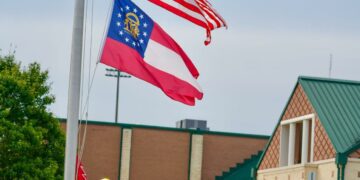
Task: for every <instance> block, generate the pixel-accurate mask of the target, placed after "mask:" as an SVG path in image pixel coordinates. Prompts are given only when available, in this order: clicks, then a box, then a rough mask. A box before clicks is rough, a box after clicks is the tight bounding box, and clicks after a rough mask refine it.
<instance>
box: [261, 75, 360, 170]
mask: <svg viewBox="0 0 360 180" xmlns="http://www.w3.org/2000/svg"><path fill="white" fill-rule="evenodd" d="M299 84H300V85H301V86H302V88H303V89H304V91H305V94H306V95H307V97H308V99H309V101H310V103H311V104H312V106H313V108H314V109H315V111H316V112H317V114H318V116H319V119H320V121H321V123H322V125H323V126H324V129H325V131H326V133H327V134H328V136H329V138H330V141H331V143H332V144H333V146H334V148H335V150H336V152H337V153H339V154H341V156H342V155H345V156H347V155H349V154H350V153H352V152H354V151H355V150H357V149H359V148H360V82H359V81H349V80H339V79H328V78H317V77H307V76H300V77H299V78H298V82H297V83H296V85H295V87H294V89H293V91H292V93H291V95H290V97H289V99H288V101H287V103H286V106H285V107H284V110H283V112H282V113H281V116H280V119H279V121H278V123H277V125H276V127H275V129H274V131H273V133H272V135H271V137H270V140H269V142H268V143H267V145H266V147H265V150H264V152H263V154H262V155H261V157H260V160H259V162H258V164H257V168H258V167H259V166H260V164H261V161H262V159H263V158H264V155H265V153H266V151H267V149H268V148H269V146H270V144H271V141H272V139H273V137H274V134H275V132H276V128H277V127H278V126H279V125H280V121H281V118H282V117H283V115H284V113H285V111H286V108H287V106H288V105H289V103H290V100H291V98H292V96H293V95H294V93H295V90H296V87H297V86H298V85H299Z"/></svg>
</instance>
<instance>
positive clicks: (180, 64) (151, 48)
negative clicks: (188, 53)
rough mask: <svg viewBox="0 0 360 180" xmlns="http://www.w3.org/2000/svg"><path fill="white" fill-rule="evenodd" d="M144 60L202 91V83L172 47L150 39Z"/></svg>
mask: <svg viewBox="0 0 360 180" xmlns="http://www.w3.org/2000/svg"><path fill="white" fill-rule="evenodd" d="M144 60H145V62H146V63H147V64H149V65H151V66H153V67H155V68H156V69H159V70H161V71H163V72H166V73H168V74H171V75H173V76H175V77H176V78H178V79H180V80H183V81H185V82H187V83H189V84H190V85H192V86H193V87H195V88H196V89H197V90H198V91H200V92H202V89H201V87H200V85H199V84H198V82H197V81H196V79H195V78H194V77H193V76H192V75H191V73H190V71H189V69H188V68H187V66H186V65H185V63H184V61H183V59H182V58H181V56H180V55H179V54H177V53H175V52H174V51H172V50H171V49H169V48H167V47H165V46H163V45H161V44H159V43H158V42H155V41H153V40H151V39H150V40H149V43H148V46H147V49H146V51H145V56H144Z"/></svg>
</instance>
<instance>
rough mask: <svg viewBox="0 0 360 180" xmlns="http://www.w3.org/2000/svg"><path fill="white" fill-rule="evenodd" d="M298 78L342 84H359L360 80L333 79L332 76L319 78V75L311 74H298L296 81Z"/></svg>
mask: <svg viewBox="0 0 360 180" xmlns="http://www.w3.org/2000/svg"><path fill="white" fill-rule="evenodd" d="M300 80H311V81H324V82H332V83H343V84H356V85H360V81H355V80H344V79H333V78H320V77H311V76H299V78H298V81H300Z"/></svg>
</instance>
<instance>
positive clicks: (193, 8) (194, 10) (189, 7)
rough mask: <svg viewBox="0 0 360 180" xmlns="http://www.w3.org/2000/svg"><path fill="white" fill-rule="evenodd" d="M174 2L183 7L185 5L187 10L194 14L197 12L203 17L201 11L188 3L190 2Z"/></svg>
mask: <svg viewBox="0 0 360 180" xmlns="http://www.w3.org/2000/svg"><path fill="white" fill-rule="evenodd" d="M174 1H175V2H177V3H179V4H181V5H183V6H184V7H185V8H187V9H189V10H191V11H193V12H196V13H198V14H200V15H202V14H201V11H200V10H199V8H198V7H197V6H194V5H192V4H190V3H188V2H186V1H184V0H174Z"/></svg>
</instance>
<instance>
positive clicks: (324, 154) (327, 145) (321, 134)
mask: <svg viewBox="0 0 360 180" xmlns="http://www.w3.org/2000/svg"><path fill="white" fill-rule="evenodd" d="M335 156H336V151H335V149H334V147H333V145H332V143H331V141H330V139H329V136H328V135H327V133H326V132H325V129H324V127H323V126H322V125H321V122H320V121H319V119H318V118H316V120H315V138H314V161H319V160H325V159H331V158H335Z"/></svg>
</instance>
